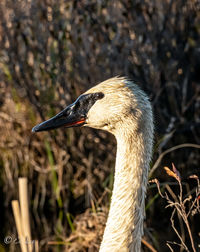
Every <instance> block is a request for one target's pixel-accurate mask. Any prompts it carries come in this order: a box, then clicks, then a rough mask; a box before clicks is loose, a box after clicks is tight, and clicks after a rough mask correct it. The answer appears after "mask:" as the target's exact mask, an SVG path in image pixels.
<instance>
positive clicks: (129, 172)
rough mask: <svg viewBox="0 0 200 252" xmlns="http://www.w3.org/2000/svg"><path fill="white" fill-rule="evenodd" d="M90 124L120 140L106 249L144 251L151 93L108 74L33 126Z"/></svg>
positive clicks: (104, 241) (105, 251)
mask: <svg viewBox="0 0 200 252" xmlns="http://www.w3.org/2000/svg"><path fill="white" fill-rule="evenodd" d="M62 126H64V127H77V126H88V127H92V128H96V129H102V130H106V131H108V132H110V133H112V134H113V135H114V136H115V138H116V140H117V153H116V164H115V174H114V185H113V192H112V197H111V204H110V210H109V214H108V219H107V222H106V227H105V231H104V235H103V239H102V242H101V246H100V252H139V251H141V239H142V235H143V221H144V217H145V211H144V208H145V194H146V187H147V181H148V170H149V163H150V161H151V156H152V145H153V132H154V124H153V114H152V107H151V104H150V102H149V99H148V97H147V95H146V94H145V93H144V92H143V91H142V90H141V89H140V88H139V86H138V85H136V84H135V83H134V82H133V81H131V80H130V79H128V78H125V77H114V78H111V79H108V80H106V81H104V82H102V83H100V84H98V85H96V86H94V87H92V88H91V89H89V90H88V91H87V92H85V93H84V94H82V95H80V96H79V97H78V98H77V100H76V101H75V102H74V103H73V104H71V105H69V106H68V107H66V108H65V109H64V110H63V111H61V112H60V113H59V114H57V115H56V116H54V117H52V118H50V119H49V120H47V121H45V122H42V123H40V124H38V125H36V126H35V127H34V128H33V129H32V131H33V132H39V131H46V130H51V129H55V128H59V127H62Z"/></svg>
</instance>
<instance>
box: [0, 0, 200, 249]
mask: <svg viewBox="0 0 200 252" xmlns="http://www.w3.org/2000/svg"><path fill="white" fill-rule="evenodd" d="M199 9H200V5H199V1H198V0H193V1H191V0H186V1H182V0H177V1H167V0H166V1H162V2H161V1H157V0H155V1H148V0H147V1H135V2H134V1H133V2H131V1H127V0H123V1H122V0H118V1H116V2H115V4H112V3H111V2H110V1H93V0H92V1H89V0H85V1H65V0H57V1H54V0H53V1H49V0H45V1H40V0H30V1H14V0H7V1H5V0H2V1H0V15H1V19H0V135H1V141H0V171H1V173H0V174H1V175H0V187H1V191H2V194H1V201H0V202H1V204H0V208H1V213H2V214H1V216H0V218H1V222H2V223H3V224H2V226H3V230H2V233H3V236H1V237H0V238H1V245H2V246H3V247H5V249H6V250H7V249H8V248H9V249H10V250H11V251H12V247H11V246H10V247H9V246H8V245H6V244H5V243H4V241H3V239H4V237H5V236H6V235H10V234H12V235H14V236H16V233H17V232H16V228H15V225H14V219H13V217H12V209H11V201H12V200H13V199H14V198H17V192H16V188H17V183H18V182H17V181H18V177H20V176H25V177H27V178H28V181H29V183H28V189H29V200H30V209H31V212H30V216H31V228H32V236H33V239H35V238H38V239H39V241H40V249H41V250H42V251H45V250H46V251H48V250H49V249H51V250H52V251H55V250H57V249H58V248H59V246H61V250H62V249H63V246H62V245H58V242H61V243H62V242H65V241H66V239H68V238H69V237H70V238H69V239H71V237H75V238H74V240H73V239H72V240H71V242H70V244H68V245H70V246H71V247H73V246H74V247H76V245H77V244H79V246H81V247H82V248H84V249H85V250H89V249H91V251H92V249H94V250H95V249H96V247H97V246H98V244H99V241H100V239H101V238H100V237H96V236H95V237H96V238H94V240H92V241H91V240H90V238H91V237H93V236H92V235H93V234H92V232H91V229H90V228H89V229H88V231H86V229H85V230H84V232H86V233H87V232H88V234H89V236H88V238H86V237H84V239H83V238H81V239H80V240H79V238H78V237H79V233H80V236H81V237H82V232H83V231H82V230H81V227H80V225H79V224H78V222H77V221H78V220H79V221H80V223H82V222H81V221H82V220H84V218H85V220H86V219H87V218H88V219H90V218H91V223H93V224H91V225H90V224H85V225H83V226H84V227H90V226H92V225H94V230H95V232H97V231H96V230H97V225H101V224H98V220H97V219H98V218H99V217H100V216H101V214H102V213H105V212H107V209H108V207H109V200H110V196H111V190H112V182H113V169H114V160H115V140H114V138H113V137H112V136H110V135H108V134H107V133H105V132H97V131H95V130H91V129H75V130H74V129H68V130H57V131H52V132H49V133H41V134H38V135H33V134H32V133H31V128H32V127H33V126H34V125H35V124H36V123H39V122H41V121H42V120H44V119H47V118H49V117H50V116H52V115H54V114H55V113H57V112H58V111H60V110H61V109H62V108H64V107H65V106H66V105H67V104H70V103H71V102H72V101H74V99H75V98H76V97H77V96H78V95H79V94H80V93H82V92H83V91H84V90H86V89H87V88H89V87H90V86H91V85H93V84H95V83H97V82H100V81H103V80H105V79H106V78H109V77H111V76H114V75H119V74H121V75H127V76H129V77H130V78H133V79H137V80H138V82H139V83H140V85H141V86H142V88H143V89H144V90H145V91H146V92H147V93H148V95H149V96H150V99H151V101H152V104H153V107H154V114H155V124H156V135H155V150H154V157H153V160H152V167H153V168H152V171H151V178H152V177H157V178H158V179H159V181H160V185H161V191H162V190H163V189H162V188H163V185H165V186H166V180H167V177H166V175H164V173H163V170H162V167H163V166H167V167H169V166H170V165H171V163H172V162H174V163H175V164H176V166H177V167H178V170H179V172H180V174H181V177H182V179H181V183H182V184H183V201H184V200H185V199H186V198H187V197H188V196H189V195H192V201H194V192H195V191H194V190H195V189H196V182H195V179H188V177H189V176H191V175H193V174H196V175H197V176H198V177H199V176H200V173H199V163H200V155H199V148H198V146H199V144H200V137H199V133H198V131H199V130H198V128H199V126H200V121H199V118H200V99H199V94H200V89H199V83H200V76H199V68H200V62H199V59H200V54H199V53H200V51H199V43H200V41H199V37H200V29H199V20H200V15H199ZM167 184H168V185H169V186H170V188H171V191H173V192H174V195H177V196H176V197H175V198H177V199H179V196H178V195H179V193H180V192H179V191H178V190H177V185H178V182H176V183H175V184H174V182H170V181H169V182H167ZM167 188H168V187H167ZM169 190H170V189H169ZM168 193H169V192H168ZM169 197H170V195H169ZM171 197H172V196H171ZM175 198H174V199H175ZM169 199H170V200H172V199H173V197H172V199H171V198H169ZM174 199H173V202H176V201H175V200H174ZM192 201H187V202H186V204H190V203H191V202H192ZM91 202H94V206H95V207H93V206H92V204H91ZM164 202H166V201H165V199H162V198H161V197H160V196H159V194H158V193H157V190H156V189H155V186H153V185H150V186H149V189H148V193H147V209H146V214H147V218H146V221H145V241H148V243H149V244H151V245H152V246H153V247H154V248H155V249H156V250H157V251H161V250H162V252H165V251H168V250H169V248H168V247H167V246H165V244H166V240H171V241H172V242H177V243H181V242H180V239H179V237H178V236H177V234H176V233H175V232H171V223H170V221H169V220H170V217H171V210H170V209H171V208H170V209H169V208H167V209H165V203H164ZM177 202H179V201H177ZM179 203H180V202H179ZM197 203H198V201H196V203H195V204H197ZM195 206H196V205H195ZM172 207H175V206H172ZM94 208H95V209H98V211H97V210H96V212H97V213H95V212H94V211H93V210H88V209H94ZM174 209H175V208H174ZM186 210H188V208H187V207H186ZM186 213H187V212H186ZM192 213H193V211H192ZM84 216H85V217H84ZM89 216H90V217H89ZM189 216H190V217H189V220H188V221H189V225H190V228H191V233H192V236H193V238H194V246H197V244H199V236H198V233H199V232H200V228H199V225H198V224H197V223H199V222H198V216H199V213H197V214H195V215H194V216H192V215H191V214H190V215H189ZM173 219H174V220H175V222H174V226H175V228H177V230H178V232H179V234H180V236H181V238H182V239H183V238H184V232H185V233H186V232H188V231H187V228H186V230H185V228H183V227H184V225H185V224H184V221H183V220H182V221H181V219H182V217H180V216H179V215H177V210H176V213H174V216H173ZM70 220H71V221H70ZM100 222H101V217H100V220H99V223H100ZM182 222H183V224H181V223H182ZM75 223H76V224H75ZM102 225H103V223H102ZM72 226H73V227H74V230H73V231H72ZM179 226H180V230H179ZM182 226H183V227H182ZM92 227H93V226H92ZM163 227H164V229H163ZM162 230H164V231H162ZM184 230H185V231H184ZM99 232H100V233H101V232H102V231H101V229H100V230H99ZM100 233H99V234H100ZM75 234H76V235H75ZM166 234H167V237H166ZM87 239H89V240H87ZM49 241H54V242H55V243H56V242H57V245H54V246H52V245H48V242H49ZM81 241H82V242H83V245H81ZM93 241H94V242H93ZM183 241H184V243H185V246H187V247H188V248H189V249H192V247H191V239H188V238H187V237H186V238H185V240H184V239H183ZM87 243H88V244H87ZM169 246H171V247H173V246H175V245H171V244H169ZM182 247H183V246H182V245H181V247H179V246H177V247H176V251H178V250H180V251H183V249H182ZM143 250H144V251H148V249H147V247H146V246H143Z"/></svg>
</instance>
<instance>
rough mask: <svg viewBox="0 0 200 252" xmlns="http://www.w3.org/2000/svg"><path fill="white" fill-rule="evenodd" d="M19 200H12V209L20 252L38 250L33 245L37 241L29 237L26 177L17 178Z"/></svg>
mask: <svg viewBox="0 0 200 252" xmlns="http://www.w3.org/2000/svg"><path fill="white" fill-rule="evenodd" d="M18 181H19V201H18V200H13V201H12V209H13V213H14V217H15V223H16V227H17V233H18V237H19V244H20V247H21V250H22V252H33V251H39V249H38V246H33V245H34V243H35V242H36V244H38V242H37V241H32V239H31V228H30V216H29V204H28V202H29V201H28V186H27V184H28V181H27V178H19V179H18ZM19 202H20V204H19Z"/></svg>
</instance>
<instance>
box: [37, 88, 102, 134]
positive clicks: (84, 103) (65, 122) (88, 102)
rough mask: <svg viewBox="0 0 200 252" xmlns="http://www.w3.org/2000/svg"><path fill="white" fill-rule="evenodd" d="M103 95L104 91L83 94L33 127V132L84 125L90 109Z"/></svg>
mask: <svg viewBox="0 0 200 252" xmlns="http://www.w3.org/2000/svg"><path fill="white" fill-rule="evenodd" d="M103 97H104V94H103V93H92V94H85V95H81V96H79V98H78V99H77V100H76V101H75V102H74V103H73V104H71V105H69V106H68V107H66V108H65V109H64V110H63V111H61V112H60V113H59V114H57V115H56V116H54V117H52V118H50V119H49V120H47V121H44V122H42V123H40V124H38V125H36V126H35V127H33V129H32V132H39V131H46V130H51V129H56V128H60V127H68V128H69V127H77V126H83V125H84V124H85V122H86V118H87V113H88V111H89V109H90V108H91V107H92V105H93V104H94V103H95V102H96V101H97V100H98V99H102V98H103Z"/></svg>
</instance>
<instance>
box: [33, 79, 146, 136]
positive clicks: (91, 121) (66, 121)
mask: <svg viewBox="0 0 200 252" xmlns="http://www.w3.org/2000/svg"><path fill="white" fill-rule="evenodd" d="M148 107H149V108H150V109H151V106H150V105H149V101H148V99H147V97H146V95H145V94H144V93H143V92H142V91H141V90H140V89H139V88H138V86H137V85H135V84H134V83H133V82H132V81H129V80H128V79H126V78H123V77H115V78H111V79H108V80H106V81H104V82H102V83H100V84H98V85H96V86H94V87H93V88H91V89H89V90H88V91H87V92H85V93H84V94H82V95H81V96H79V97H78V99H77V100H76V101H75V102H74V103H73V104H71V105H69V106H67V107H66V108H65V109H64V110H63V111H61V112H60V113H58V114H57V115H56V116H54V117H52V118H50V119H49V120H47V121H45V122H42V123H40V124H38V125H36V126H35V127H34V128H33V129H32V131H33V132H39V131H46V130H51V129H55V128H59V127H77V126H88V127H92V128H97V129H103V130H106V131H109V132H111V133H113V134H114V135H115V132H116V131H119V130H120V128H123V124H124V122H126V125H127V124H129V123H131V126H132V127H134V125H135V126H137V125H138V121H140V119H141V116H142V113H141V111H142V109H143V110H145V108H147V109H149V108H148ZM130 117H131V118H130ZM127 126H128V125H127Z"/></svg>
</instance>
